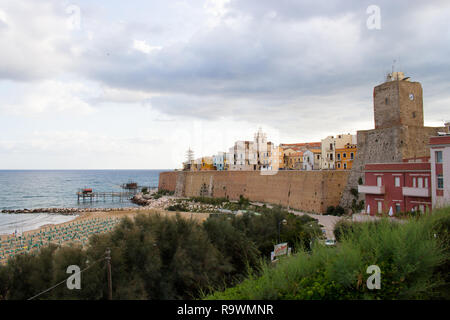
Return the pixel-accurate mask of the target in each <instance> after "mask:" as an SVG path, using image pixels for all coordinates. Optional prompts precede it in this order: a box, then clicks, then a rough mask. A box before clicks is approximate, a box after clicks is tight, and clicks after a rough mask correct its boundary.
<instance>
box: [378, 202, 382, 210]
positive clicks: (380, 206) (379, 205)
mask: <svg viewBox="0 0 450 320" xmlns="http://www.w3.org/2000/svg"><path fill="white" fill-rule="evenodd" d="M378 213H383V202H381V201H378Z"/></svg>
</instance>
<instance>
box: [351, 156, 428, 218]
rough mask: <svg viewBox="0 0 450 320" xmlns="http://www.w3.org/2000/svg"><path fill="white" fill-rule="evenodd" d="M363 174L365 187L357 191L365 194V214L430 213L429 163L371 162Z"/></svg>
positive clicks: (359, 187) (361, 186) (360, 187)
mask: <svg viewBox="0 0 450 320" xmlns="http://www.w3.org/2000/svg"><path fill="white" fill-rule="evenodd" d="M364 172H365V184H364V185H360V186H358V192H360V193H364V194H365V204H366V212H367V213H369V214H371V215H374V214H387V213H390V212H392V214H393V215H395V214H396V213H398V212H406V211H417V210H420V211H421V212H424V213H425V212H430V211H431V208H432V203H431V166H430V163H429V162H400V163H372V164H366V165H365V170H364Z"/></svg>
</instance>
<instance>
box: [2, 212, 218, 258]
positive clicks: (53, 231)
mask: <svg viewBox="0 0 450 320" xmlns="http://www.w3.org/2000/svg"><path fill="white" fill-rule="evenodd" d="M149 207H150V206H149ZM149 207H142V208H136V209H132V210H127V211H110V212H101V211H100V212H87V213H83V214H80V215H79V216H77V217H76V218H75V219H74V220H71V221H69V222H64V223H59V224H49V225H44V226H42V227H40V228H38V229H35V230H31V231H25V232H23V233H22V234H21V235H18V236H15V235H14V234H9V235H2V236H0V263H5V262H6V261H7V259H8V258H9V257H11V256H13V255H17V254H23V253H26V252H36V251H38V250H39V248H41V247H42V246H46V245H48V244H50V243H54V244H57V245H68V244H71V245H72V244H75V245H77V244H78V245H82V246H83V245H85V244H86V243H87V242H88V240H89V237H90V236H91V235H93V234H100V233H104V232H110V231H111V230H113V228H114V227H115V226H116V225H117V224H118V223H120V221H121V220H122V219H123V218H125V217H129V218H134V217H136V216H137V215H154V214H160V215H162V216H165V217H175V216H176V215H177V212H173V211H164V210H161V209H153V208H149ZM178 214H179V215H180V216H181V217H184V218H186V219H194V220H196V221H198V222H202V221H204V220H206V219H207V218H208V217H209V214H208V213H191V212H179V213H178Z"/></svg>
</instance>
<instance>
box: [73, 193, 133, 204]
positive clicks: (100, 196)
mask: <svg viewBox="0 0 450 320" xmlns="http://www.w3.org/2000/svg"><path fill="white" fill-rule="evenodd" d="M135 194H136V192H85V191H78V192H77V197H78V202H80V201H83V202H85V201H90V202H93V201H99V200H103V201H106V200H107V199H108V200H110V199H111V200H112V201H114V199H118V200H119V201H124V200H129V199H131V198H132V197H133V196H134V195H135Z"/></svg>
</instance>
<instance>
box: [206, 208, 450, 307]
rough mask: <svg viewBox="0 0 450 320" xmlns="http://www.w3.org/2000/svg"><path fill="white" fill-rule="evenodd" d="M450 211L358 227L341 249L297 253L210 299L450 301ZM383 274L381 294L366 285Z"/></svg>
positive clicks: (318, 247) (344, 238) (315, 248)
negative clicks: (374, 272)
mask: <svg viewBox="0 0 450 320" xmlns="http://www.w3.org/2000/svg"><path fill="white" fill-rule="evenodd" d="M449 226H450V208H446V209H442V210H437V211H435V212H434V213H433V214H432V215H428V216H423V217H420V218H416V219H410V220H408V222H406V223H396V222H392V221H390V220H389V219H387V218H386V219H382V220H380V221H377V222H365V223H355V224H353V225H352V228H351V229H346V230H347V231H345V232H343V234H341V236H340V241H339V243H338V245H337V246H336V247H334V248H327V247H325V246H323V245H320V244H318V245H315V246H313V248H312V251H310V252H308V251H306V250H298V252H297V253H296V254H294V255H293V256H291V257H286V258H284V259H282V260H281V261H279V262H278V263H277V265H276V266H273V265H272V264H271V263H266V264H264V265H263V266H262V268H261V272H260V273H258V274H253V275H251V276H249V277H248V278H247V279H246V280H244V281H243V282H242V283H240V284H239V285H237V286H235V287H233V288H228V289H226V290H225V291H217V292H215V293H213V294H211V295H209V296H206V297H204V298H206V299H225V300H227V299H244V300H245V299H330V300H335V299H449V292H450V287H449V265H450V262H449V255H450V249H449V248H450V241H449V240H450V238H449V229H450V227H449ZM370 265H377V266H379V267H380V269H381V289H379V290H369V289H368V288H367V286H366V281H367V278H368V277H369V276H370V275H371V274H367V272H366V271H367V267H368V266H370Z"/></svg>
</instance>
